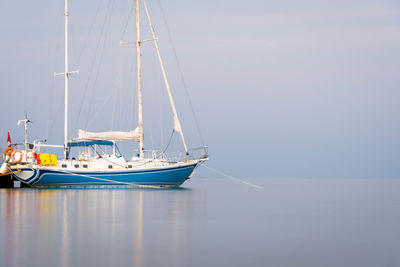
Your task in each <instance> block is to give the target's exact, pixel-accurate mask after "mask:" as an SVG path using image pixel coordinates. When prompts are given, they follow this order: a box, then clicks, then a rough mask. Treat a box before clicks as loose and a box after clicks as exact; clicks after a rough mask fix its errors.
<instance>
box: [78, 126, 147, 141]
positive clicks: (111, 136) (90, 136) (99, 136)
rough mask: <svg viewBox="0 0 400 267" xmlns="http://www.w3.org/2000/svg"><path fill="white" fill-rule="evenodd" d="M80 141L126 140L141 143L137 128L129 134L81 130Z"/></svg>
mask: <svg viewBox="0 0 400 267" xmlns="http://www.w3.org/2000/svg"><path fill="white" fill-rule="evenodd" d="M79 139H80V140H126V141H139V140H140V130H139V127H137V128H136V129H135V130H132V131H128V132H115V131H113V132H98V133H94V132H87V131H84V130H81V129H79Z"/></svg>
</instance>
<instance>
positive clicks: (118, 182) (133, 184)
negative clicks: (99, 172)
mask: <svg viewBox="0 0 400 267" xmlns="http://www.w3.org/2000/svg"><path fill="white" fill-rule="evenodd" d="M58 171H59V172H63V173H66V174H72V175H77V176H82V177H86V178H89V179H94V180H100V181H105V182H112V183H117V184H125V185H132V186H138V187H149V188H160V187H159V186H154V185H140V184H135V183H128V182H120V181H114V180H109V179H104V178H98V177H93V176H89V175H86V174H78V173H73V172H69V171H65V170H58Z"/></svg>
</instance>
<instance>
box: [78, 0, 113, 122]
mask: <svg viewBox="0 0 400 267" xmlns="http://www.w3.org/2000/svg"><path fill="white" fill-rule="evenodd" d="M114 3H115V0H113V1H110V4H111V10H110V11H109V12H108V10H107V13H109V14H108V18H107V16H106V19H105V21H107V26H106V32H105V35H104V42H103V47H102V50H101V53H100V60H99V65H98V69H97V73H96V78H95V80H94V85H93V88H96V85H97V79H98V77H99V73H100V69H101V65H102V63H103V58H104V48H105V47H106V42H107V36H108V31H109V29H110V24H111V23H110V21H111V16H112V13H113V11H114ZM93 99H94V97H92V98H91V101H90V105H89V112H88V116H87V120H86V125H85V129H87V127H88V126H89V116H90V115H89V114H90V111H91V107H92V105H93ZM92 121H93V120H92ZM92 121H91V122H92Z"/></svg>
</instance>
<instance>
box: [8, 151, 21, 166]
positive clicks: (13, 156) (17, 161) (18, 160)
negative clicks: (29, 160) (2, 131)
mask: <svg viewBox="0 0 400 267" xmlns="http://www.w3.org/2000/svg"><path fill="white" fill-rule="evenodd" d="M17 153H19V154H21V156H20V157H19V158H18V159H15V154H17ZM23 157H24V154H23V153H22V151H21V150H19V149H15V150H14V152H13V153H12V155H11V160H12V162H14V163H15V164H17V163H20V162H21V160H22V158H23Z"/></svg>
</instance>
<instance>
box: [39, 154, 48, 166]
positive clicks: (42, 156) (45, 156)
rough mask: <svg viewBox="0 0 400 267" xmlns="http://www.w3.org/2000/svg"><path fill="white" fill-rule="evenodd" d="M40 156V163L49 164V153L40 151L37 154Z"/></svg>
mask: <svg viewBox="0 0 400 267" xmlns="http://www.w3.org/2000/svg"><path fill="white" fill-rule="evenodd" d="M39 157H40V164H41V165H44V166H49V165H51V158H50V155H49V154H46V153H42V154H40V155H39Z"/></svg>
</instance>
